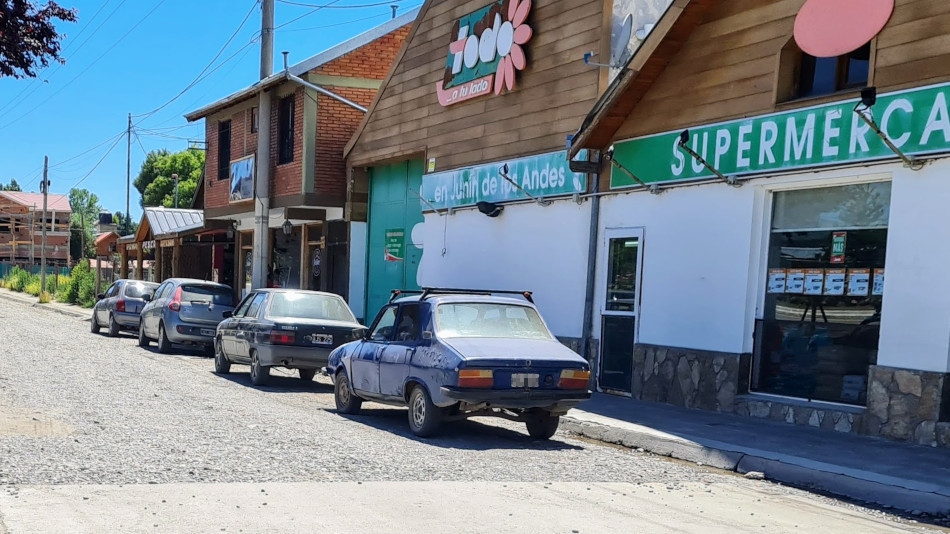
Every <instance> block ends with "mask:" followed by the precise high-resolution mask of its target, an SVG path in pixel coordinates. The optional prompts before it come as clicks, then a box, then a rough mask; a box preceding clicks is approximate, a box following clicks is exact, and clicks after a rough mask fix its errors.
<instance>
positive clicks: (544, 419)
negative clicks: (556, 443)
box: [525, 410, 561, 439]
mask: <svg viewBox="0 0 950 534" xmlns="http://www.w3.org/2000/svg"><path fill="white" fill-rule="evenodd" d="M560 422H561V416H559V415H551V412H549V411H546V410H532V411H531V412H529V413H528V418H527V419H526V420H525V426H527V427H528V435H529V436H531V437H532V438H534V439H551V437H552V436H554V433H555V432H557V427H558V425H559V424H560Z"/></svg>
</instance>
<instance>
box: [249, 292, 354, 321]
mask: <svg viewBox="0 0 950 534" xmlns="http://www.w3.org/2000/svg"><path fill="white" fill-rule="evenodd" d="M267 315H268V316H269V317H290V318H294V319H325V320H329V321H343V322H348V323H355V322H356V317H354V316H353V312H351V311H350V308H349V306H347V305H346V302H343V299H341V298H340V297H334V296H332V295H318V294H313V293H274V296H273V298H272V300H271V305H270V308H269V309H268V310H267Z"/></svg>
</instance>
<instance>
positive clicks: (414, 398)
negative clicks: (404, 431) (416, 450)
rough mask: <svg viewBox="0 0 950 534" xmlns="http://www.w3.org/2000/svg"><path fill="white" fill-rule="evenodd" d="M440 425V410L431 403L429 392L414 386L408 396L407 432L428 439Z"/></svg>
mask: <svg viewBox="0 0 950 534" xmlns="http://www.w3.org/2000/svg"><path fill="white" fill-rule="evenodd" d="M441 424H442V410H441V409H440V408H439V407H438V406H436V405H435V404H433V403H432V398H431V397H429V392H428V391H426V389H425V388H424V387H422V386H419V385H417V386H415V387H413V388H412V392H411V393H410V394H409V430H411V431H412V433H413V434H415V435H417V436H419V437H420V438H425V437H429V436H431V435H433V434H435V433H436V432H437V431H438V430H439V426H440V425H441Z"/></svg>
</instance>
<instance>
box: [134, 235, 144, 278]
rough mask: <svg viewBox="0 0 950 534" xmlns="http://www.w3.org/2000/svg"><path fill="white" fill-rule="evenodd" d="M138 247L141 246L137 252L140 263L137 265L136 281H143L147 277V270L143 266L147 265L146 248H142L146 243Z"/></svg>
mask: <svg viewBox="0 0 950 534" xmlns="http://www.w3.org/2000/svg"><path fill="white" fill-rule="evenodd" d="M138 245H139V247H138V250H136V256H137V257H138V263H136V265H135V279H136V280H143V279H144V277H145V269H144V265H143V264H144V263H145V247H144V246H142V245H144V243H139V244H138Z"/></svg>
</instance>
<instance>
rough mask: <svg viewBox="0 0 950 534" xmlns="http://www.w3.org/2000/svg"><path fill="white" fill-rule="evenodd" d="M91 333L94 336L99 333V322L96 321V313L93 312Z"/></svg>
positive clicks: (90, 324)
mask: <svg viewBox="0 0 950 534" xmlns="http://www.w3.org/2000/svg"><path fill="white" fill-rule="evenodd" d="M89 331H90V332H92V333H93V334H98V333H99V321H98V320H97V319H96V312H95V311H93V312H92V320H91V321H90V322H89Z"/></svg>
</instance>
